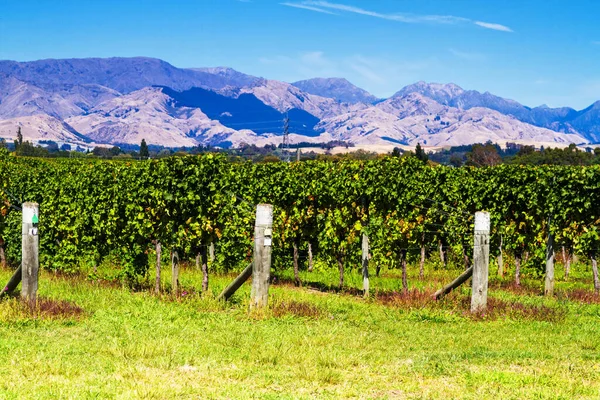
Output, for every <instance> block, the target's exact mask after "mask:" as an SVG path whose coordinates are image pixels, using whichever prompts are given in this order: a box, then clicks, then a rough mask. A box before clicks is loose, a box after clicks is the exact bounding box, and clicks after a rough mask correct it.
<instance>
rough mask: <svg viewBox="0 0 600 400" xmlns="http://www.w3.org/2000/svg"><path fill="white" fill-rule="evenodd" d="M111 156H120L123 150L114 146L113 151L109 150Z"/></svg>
mask: <svg viewBox="0 0 600 400" xmlns="http://www.w3.org/2000/svg"><path fill="white" fill-rule="evenodd" d="M109 152H110V155H111V156H113V157H116V156H118V155H119V154H121V149H120V148H119V147H118V146H113V147H111V149H110V150H109Z"/></svg>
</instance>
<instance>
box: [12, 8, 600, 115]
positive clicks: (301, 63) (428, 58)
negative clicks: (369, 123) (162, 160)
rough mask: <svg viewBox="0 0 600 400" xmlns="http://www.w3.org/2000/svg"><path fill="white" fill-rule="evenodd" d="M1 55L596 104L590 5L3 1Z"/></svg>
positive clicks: (595, 30) (596, 55) (595, 37)
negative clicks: (153, 61)
mask: <svg viewBox="0 0 600 400" xmlns="http://www.w3.org/2000/svg"><path fill="white" fill-rule="evenodd" d="M0 6H1V7H0V59H11V60H19V61H28V60H36V59H42V58H72V57H110V56H124V57H127V56H149V57H157V58H161V59H164V60H166V61H168V62H170V63H171V64H173V65H175V66H178V67H203V66H217V65H219V66H220V65H225V66H230V67H233V68H235V69H238V70H240V71H242V72H246V73H249V74H253V75H259V76H264V77H266V78H272V79H279V80H284V81H295V80H300V79H307V78H311V77H316V76H320V77H330V76H340V77H345V78H347V79H348V80H350V81H351V82H353V83H354V84H356V85H358V86H360V87H362V88H364V89H366V90H368V91H370V92H372V93H373V94H375V95H377V96H380V97H385V96H389V95H391V94H393V93H394V92H396V91H397V90H399V89H400V88H402V87H403V86H405V85H407V84H410V83H413V82H415V81H419V80H425V81H428V82H443V83H446V82H454V83H456V84H458V85H460V86H462V87H463V88H465V89H475V90H479V91H490V92H492V93H494V94H497V95H500V96H503V97H508V98H512V99H515V100H517V101H519V102H521V103H524V104H526V105H529V106H536V105H540V104H543V103H546V104H548V105H550V106H563V105H568V106H572V107H575V108H584V107H587V106H589V105H590V104H591V103H593V102H594V101H596V100H600V24H599V23H598V22H597V21H598V18H599V17H598V15H600V1H597V0H572V1H563V0H560V1H559V0H520V1H516V0H501V1H500V0H453V1H451V0H411V1H408V0H372V1H364V0H362V1H359V0H331V1H311V0H279V1H271V0H244V1H243V0H195V1H192V0H188V1H185V0H172V1H153V0H146V1H142V0H139V1H126V0H120V1H116V0H103V1H91V0H90V1H87V0H86V1H81V0H80V1H71V0H62V1H55V0H48V1H42V0H38V1H33V0H19V1H14V0H0Z"/></svg>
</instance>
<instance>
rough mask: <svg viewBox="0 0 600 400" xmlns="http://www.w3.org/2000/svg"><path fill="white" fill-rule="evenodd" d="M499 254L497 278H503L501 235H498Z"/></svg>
mask: <svg viewBox="0 0 600 400" xmlns="http://www.w3.org/2000/svg"><path fill="white" fill-rule="evenodd" d="M498 250H500V253H499V254H498V258H497V261H498V276H499V277H500V278H504V260H503V259H502V235H500V247H499V249H498Z"/></svg>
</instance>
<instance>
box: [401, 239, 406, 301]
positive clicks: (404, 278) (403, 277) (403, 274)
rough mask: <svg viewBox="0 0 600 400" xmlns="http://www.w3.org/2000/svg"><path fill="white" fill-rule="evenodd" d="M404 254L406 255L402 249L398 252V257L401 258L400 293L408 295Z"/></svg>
mask: <svg viewBox="0 0 600 400" xmlns="http://www.w3.org/2000/svg"><path fill="white" fill-rule="evenodd" d="M406 254H407V250H406V249H402V250H401V251H400V256H401V258H402V293H404V294H407V293H408V280H407V274H408V272H407V270H406Z"/></svg>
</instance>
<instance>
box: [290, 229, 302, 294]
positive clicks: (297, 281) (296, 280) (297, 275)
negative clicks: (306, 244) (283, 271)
mask: <svg viewBox="0 0 600 400" xmlns="http://www.w3.org/2000/svg"><path fill="white" fill-rule="evenodd" d="M298 243H299V241H298V240H297V239H294V242H293V243H292V247H293V250H294V260H293V261H294V285H295V286H302V283H301V282H300V267H299V265H298V257H299V254H298V246H299V245H298Z"/></svg>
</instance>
